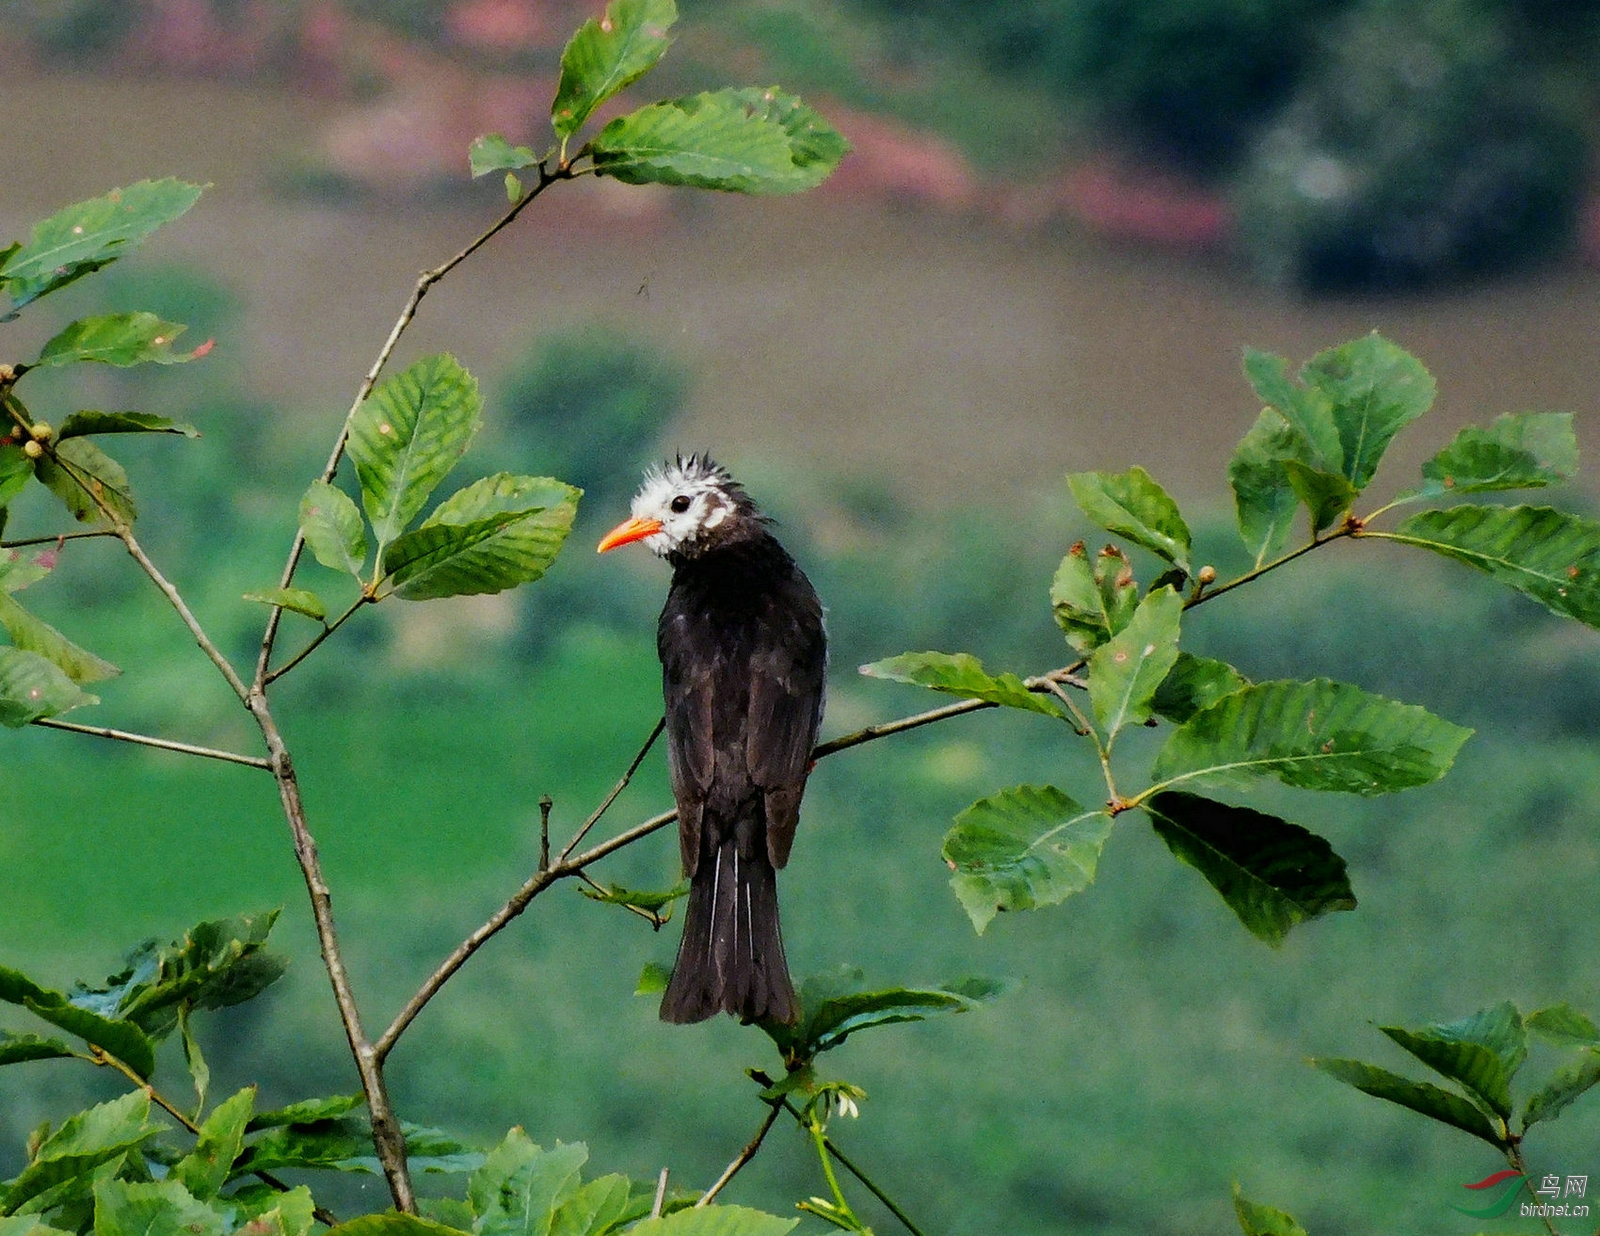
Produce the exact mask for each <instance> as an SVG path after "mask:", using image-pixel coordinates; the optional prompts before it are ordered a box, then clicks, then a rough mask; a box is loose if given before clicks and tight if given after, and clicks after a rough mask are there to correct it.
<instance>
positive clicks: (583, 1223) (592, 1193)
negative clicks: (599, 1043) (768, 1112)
mask: <svg viewBox="0 0 1600 1236" xmlns="http://www.w3.org/2000/svg"><path fill="white" fill-rule="evenodd" d="M632 1194H633V1184H632V1182H631V1181H629V1179H628V1178H627V1177H626V1176H623V1175H619V1174H612V1175H610V1176H600V1177H597V1178H596V1179H594V1180H591V1181H589V1182H588V1183H587V1184H584V1185H581V1186H580V1187H579V1188H578V1191H577V1192H576V1193H574V1194H573V1195H572V1196H571V1197H569V1198H568V1199H567V1200H566V1201H564V1202H562V1203H561V1205H560V1206H558V1207H557V1208H556V1212H555V1214H554V1215H553V1216H552V1218H551V1221H550V1236H601V1234H602V1233H605V1232H609V1231H611V1230H612V1228H614V1227H616V1226H617V1225H618V1224H619V1223H621V1222H622V1221H623V1219H624V1218H626V1216H627V1214H628V1211H629V1201H630V1199H631V1197H632ZM0 1236H5V1234H4V1233H3V1232H0Z"/></svg>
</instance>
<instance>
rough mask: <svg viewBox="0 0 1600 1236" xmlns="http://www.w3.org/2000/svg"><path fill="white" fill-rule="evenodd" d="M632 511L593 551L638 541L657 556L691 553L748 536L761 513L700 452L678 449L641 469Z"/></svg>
mask: <svg viewBox="0 0 1600 1236" xmlns="http://www.w3.org/2000/svg"><path fill="white" fill-rule="evenodd" d="M632 511H633V514H632V516H631V517H630V518H628V519H625V520H624V521H623V522H622V523H620V524H618V525H617V526H616V527H615V528H613V529H612V530H611V531H610V532H608V533H607V534H606V536H605V538H604V539H603V540H602V541H601V542H600V545H599V552H600V553H602V554H603V553H605V552H606V551H607V550H612V549H616V548H617V547H618V546H621V545H630V544H632V543H633V542H634V541H643V542H644V545H645V548H646V549H648V550H649V551H650V552H651V553H653V554H655V555H657V556H658V557H661V558H669V557H673V556H675V555H676V556H679V557H684V558H693V557H696V556H697V555H699V554H702V553H704V552H705V551H706V550H708V549H712V548H714V547H716V546H717V545H721V544H727V543H729V542H730V541H734V540H739V539H742V538H744V537H748V536H749V535H750V534H751V532H752V531H753V530H754V529H756V528H759V527H760V526H761V516H760V513H759V512H758V511H757V510H756V507H755V503H753V502H752V501H751V500H750V496H749V495H748V494H746V493H745V491H744V487H743V486H742V485H740V484H739V482H738V481H736V480H734V479H733V477H731V476H729V475H728V471H727V469H726V468H724V467H722V465H720V464H718V463H715V462H714V461H713V460H712V459H711V458H710V457H709V456H706V455H690V456H689V457H688V458H687V459H685V458H683V457H682V456H681V455H680V456H679V457H678V458H677V459H675V460H674V461H673V462H671V463H669V464H667V465H665V466H664V467H661V468H652V469H651V470H650V471H649V472H647V473H646V474H645V478H644V483H643V484H641V485H640V486H639V492H638V493H637V494H635V495H634V498H633V504H632Z"/></svg>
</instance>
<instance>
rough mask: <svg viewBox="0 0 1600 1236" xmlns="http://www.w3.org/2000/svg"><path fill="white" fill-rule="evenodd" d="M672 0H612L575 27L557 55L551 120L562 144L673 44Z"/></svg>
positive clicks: (675, 12)
mask: <svg viewBox="0 0 1600 1236" xmlns="http://www.w3.org/2000/svg"><path fill="white" fill-rule="evenodd" d="M677 20H678V7H677V5H676V4H674V3H673V0H611V3H610V4H608V5H606V12H605V16H604V17H602V18H600V19H598V20H596V19H593V18H591V19H590V20H588V21H586V22H584V23H583V25H581V26H580V27H578V32H577V33H576V34H574V35H573V36H572V38H571V40H570V41H569V42H568V43H567V46H566V50H565V51H563V52H562V54H561V80H560V82H559V84H558V85H557V86H556V97H555V101H554V102H553V103H552V104H551V105H550V122H551V124H552V125H554V126H555V131H556V136H557V137H559V138H560V139H561V140H562V141H563V142H565V141H566V140H567V139H568V138H570V137H571V136H572V135H573V134H574V133H576V132H577V131H578V130H579V129H581V128H582V127H583V125H584V122H585V121H587V120H588V119H589V117H590V116H591V115H593V114H594V110H595V108H597V107H599V106H600V105H601V104H602V103H604V102H605V101H606V100H607V99H609V98H611V97H612V96H613V95H615V94H617V93H618V92H619V91H621V90H624V89H626V88H627V87H628V86H630V85H632V84H633V83H634V82H636V81H638V80H639V78H641V77H643V76H644V75H645V74H646V73H648V72H649V71H650V70H651V69H652V68H654V67H655V64H656V61H658V60H660V59H661V57H662V56H663V55H664V54H665V53H666V50H667V48H668V47H670V46H671V45H672V40H671V39H670V38H669V37H668V36H667V31H668V30H669V29H671V27H672V25H673V23H674V22H676V21H677Z"/></svg>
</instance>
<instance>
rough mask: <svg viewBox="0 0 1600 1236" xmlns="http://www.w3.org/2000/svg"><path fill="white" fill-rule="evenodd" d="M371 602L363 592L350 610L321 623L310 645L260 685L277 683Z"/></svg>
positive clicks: (272, 672)
mask: <svg viewBox="0 0 1600 1236" xmlns="http://www.w3.org/2000/svg"><path fill="white" fill-rule="evenodd" d="M372 600H373V598H372V597H369V596H368V595H367V594H366V593H364V592H363V593H362V594H361V595H360V596H359V597H357V598H356V599H355V601H354V602H352V603H351V606H350V608H349V609H347V610H345V611H344V613H342V614H340V615H339V616H338V617H337V618H335V619H334V620H333V621H332V622H325V623H323V624H322V630H321V631H319V632H317V634H316V635H315V636H314V637H313V638H312V640H311V642H310V643H308V644H307V645H306V646H305V647H304V648H302V649H301V650H300V651H299V652H297V653H295V654H294V656H292V657H290V658H289V659H288V660H287V661H285V662H284V663H283V664H282V665H280V666H278V668H277V669H275V670H272V671H271V672H270V673H268V674H267V675H266V676H265V677H263V678H262V679H261V685H262V686H266V685H267V684H269V683H273V682H277V681H278V679H280V678H282V677H283V676H284V675H285V674H287V673H288V672H289V671H290V670H292V669H293V668H294V667H295V666H297V665H299V664H300V662H302V661H304V660H305V659H306V658H307V657H309V656H310V655H311V654H312V653H313V652H315V651H316V650H317V649H318V648H319V647H321V645H322V641H323V640H325V639H327V638H328V636H330V635H332V634H333V633H334V632H335V631H337V630H338V629H339V628H340V627H342V626H344V624H345V623H347V622H349V621H350V616H351V615H352V614H354V613H355V612H356V610H358V609H360V608H361V607H362V606H363V605H366V604H368V603H370V602H371V601H372Z"/></svg>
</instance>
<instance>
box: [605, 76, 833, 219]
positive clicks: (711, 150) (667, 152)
mask: <svg viewBox="0 0 1600 1236" xmlns="http://www.w3.org/2000/svg"><path fill="white" fill-rule="evenodd" d="M849 148H850V146H849V143H848V142H846V141H845V140H844V138H843V137H841V136H840V135H839V134H838V133H837V132H836V131H835V130H834V129H833V128H831V127H830V126H829V125H828V123H827V121H825V120H823V119H822V117H820V116H819V115H817V113H816V112H814V111H812V110H811V109H810V108H809V107H806V106H805V105H804V104H803V103H801V102H800V100H799V99H797V98H795V97H794V96H793V95H788V94H784V93H783V92H782V91H780V90H778V89H777V88H776V87H773V88H770V89H766V90H763V89H760V88H757V87H750V88H746V89H742V90H716V91H710V92H707V93H705V94H697V95H692V96H690V97H689V98H686V99H673V100H670V101H668V102H665V103H652V104H651V105H650V106H648V107H643V108H640V109H639V110H638V111H636V112H633V113H632V114H631V115H627V116H619V117H617V118H616V119H615V120H613V121H612V122H611V123H610V124H608V125H606V127H605V128H604V129H602V130H600V132H599V134H597V135H596V136H595V138H594V139H593V140H592V141H590V142H589V143H588V145H586V146H585V147H584V149H583V150H582V151H580V152H579V153H580V154H585V153H587V154H589V155H591V156H593V158H594V167H595V171H596V172H598V173H599V174H600V175H602V176H613V177H615V178H616V179H618V180H621V181H625V182H627V183H628V184H668V185H691V186H695V187H697V188H702V189H721V190H725V191H729V192H734V193H799V192H802V191H803V190H806V189H811V188H814V187H816V186H817V185H819V184H821V183H822V182H823V181H824V180H826V179H827V177H828V176H829V174H830V173H832V171H833V169H834V168H835V167H837V166H838V163H839V160H840V159H842V158H843V157H844V155H845V153H846V151H848V150H849Z"/></svg>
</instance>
